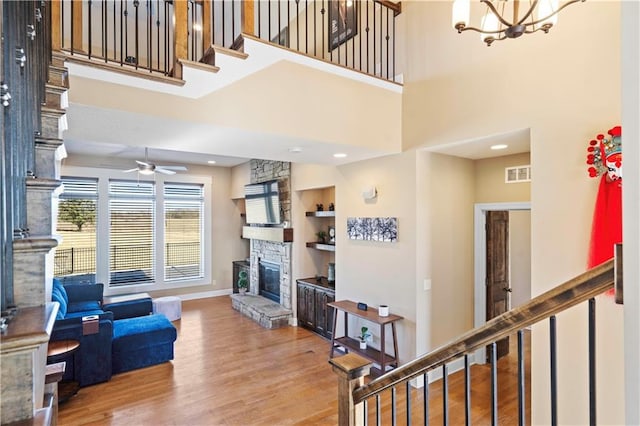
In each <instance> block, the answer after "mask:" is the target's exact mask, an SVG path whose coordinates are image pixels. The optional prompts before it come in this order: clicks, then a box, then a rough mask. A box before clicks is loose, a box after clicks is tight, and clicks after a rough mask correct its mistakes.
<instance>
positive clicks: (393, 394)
mask: <svg viewBox="0 0 640 426" xmlns="http://www.w3.org/2000/svg"><path fill="white" fill-rule="evenodd" d="M391 425H392V426H395V425H396V387H395V386H394V387H392V388H391Z"/></svg>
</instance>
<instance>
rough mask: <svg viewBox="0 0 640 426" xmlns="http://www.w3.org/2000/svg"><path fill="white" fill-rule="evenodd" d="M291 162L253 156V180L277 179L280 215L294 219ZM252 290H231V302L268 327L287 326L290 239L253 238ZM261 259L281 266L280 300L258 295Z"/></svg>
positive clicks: (250, 280)
mask: <svg viewBox="0 0 640 426" xmlns="http://www.w3.org/2000/svg"><path fill="white" fill-rule="evenodd" d="M290 174H291V164H290V163H285V162H280V161H268V160H251V183H259V182H264V181H267V180H272V179H278V181H279V185H278V186H279V191H280V205H281V219H282V221H283V222H288V223H291V196H290V194H291V192H290V179H289V177H290ZM249 251H250V253H249V263H250V266H249V290H248V293H247V294H246V295H244V296H243V295H239V294H232V295H231V300H232V306H233V308H234V309H236V310H238V311H240V312H241V313H243V314H244V315H245V316H248V317H250V318H252V319H253V320H254V321H256V322H258V323H259V324H260V325H262V326H263V327H266V328H277V327H284V326H286V325H288V324H289V319H290V318H292V317H293V311H292V310H291V292H292V285H291V243H282V242H277V241H266V240H258V239H251V243H250V250H249ZM260 260H264V261H267V262H271V263H275V264H277V265H279V266H280V304H278V303H276V302H274V301H272V300H269V299H267V298H265V297H262V296H260V295H259V269H260V268H259V264H260Z"/></svg>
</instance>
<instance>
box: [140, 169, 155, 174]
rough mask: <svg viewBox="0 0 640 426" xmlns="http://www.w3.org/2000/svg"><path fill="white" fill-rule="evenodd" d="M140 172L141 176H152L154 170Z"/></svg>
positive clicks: (141, 170)
mask: <svg viewBox="0 0 640 426" xmlns="http://www.w3.org/2000/svg"><path fill="white" fill-rule="evenodd" d="M138 172H140V174H141V175H152V174H153V169H139V170H138Z"/></svg>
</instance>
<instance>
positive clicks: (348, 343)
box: [334, 337, 396, 364]
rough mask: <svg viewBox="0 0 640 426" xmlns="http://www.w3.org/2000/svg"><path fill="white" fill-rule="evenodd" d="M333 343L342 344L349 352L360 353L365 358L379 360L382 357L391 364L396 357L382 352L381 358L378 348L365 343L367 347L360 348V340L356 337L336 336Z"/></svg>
mask: <svg viewBox="0 0 640 426" xmlns="http://www.w3.org/2000/svg"><path fill="white" fill-rule="evenodd" d="M334 344H335V345H339V346H344V347H346V348H347V349H349V350H350V351H351V352H355V353H357V354H359V355H362V356H363V357H365V358H368V359H370V360H372V361H374V362H380V361H381V360H383V359H384V363H385V364H391V363H395V362H396V357H395V356H392V355H389V354H384V358H382V354H381V353H380V351H379V350H377V349H375V348H372V347H371V346H369V345H367V349H360V341H359V340H357V339H353V338H351V337H338V338H336V339H335V340H334Z"/></svg>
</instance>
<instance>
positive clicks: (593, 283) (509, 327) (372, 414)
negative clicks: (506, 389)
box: [329, 245, 622, 425]
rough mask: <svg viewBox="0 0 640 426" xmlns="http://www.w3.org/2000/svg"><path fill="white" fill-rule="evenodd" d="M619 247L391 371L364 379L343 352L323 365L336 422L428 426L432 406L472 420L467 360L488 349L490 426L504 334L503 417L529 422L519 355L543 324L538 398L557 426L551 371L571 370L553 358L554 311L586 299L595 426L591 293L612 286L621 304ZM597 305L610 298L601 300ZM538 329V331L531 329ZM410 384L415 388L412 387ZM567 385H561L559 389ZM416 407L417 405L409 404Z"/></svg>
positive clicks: (357, 363) (362, 367)
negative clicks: (456, 369)
mask: <svg viewBox="0 0 640 426" xmlns="http://www.w3.org/2000/svg"><path fill="white" fill-rule="evenodd" d="M621 253H622V247H621V245H619V246H617V247H616V258H615V259H614V260H609V261H608V262H605V263H603V264H601V265H600V266H598V267H596V268H593V269H591V270H588V271H586V272H584V273H583V274H581V275H579V276H577V277H575V278H574V279H572V280H569V281H567V282H565V283H563V284H561V285H559V286H558V287H556V288H554V289H552V290H550V291H548V292H546V293H544V294H541V295H540V296H538V297H536V298H534V299H532V300H531V301H529V302H528V303H526V304H525V305H523V306H521V307H519V308H517V309H514V310H511V311H508V312H506V313H504V314H502V315H500V316H498V317H496V318H494V319H492V320H490V321H488V322H487V323H486V324H485V325H484V326H482V327H480V328H477V329H474V330H471V331H470V332H468V333H466V334H464V335H462V336H460V337H459V338H458V339H456V340H455V341H453V342H451V343H449V344H447V345H445V346H443V347H441V348H438V349H436V350H434V351H432V352H431V353H428V354H426V355H423V356H421V357H419V358H417V359H415V360H413V361H410V362H408V363H406V364H405V365H402V366H400V367H399V368H397V369H394V370H391V371H389V372H387V373H386V374H384V375H382V376H380V377H379V378H377V379H375V380H372V381H370V382H369V383H367V384H365V382H364V378H365V377H366V376H367V375H368V374H369V370H370V366H371V364H370V362H369V361H367V360H365V359H363V358H361V357H359V356H358V355H356V354H351V353H349V354H347V355H344V356H342V357H339V358H333V359H331V360H329V362H330V363H331V364H332V365H333V371H334V372H335V373H336V374H337V376H338V393H339V394H338V413H339V424H340V425H362V424H368V423H369V422H373V421H374V420H375V421H376V422H377V424H380V419H381V418H382V417H384V418H388V417H390V418H391V424H396V420H397V414H398V413H399V412H400V413H402V414H403V415H404V416H405V418H406V420H405V421H406V424H407V425H409V424H412V423H413V422H416V423H421V424H428V423H429V420H430V418H431V417H432V416H433V411H434V408H435V410H436V413H437V415H438V416H439V417H441V418H442V419H443V424H449V416H450V410H454V407H455V410H457V412H456V415H457V417H456V418H458V419H460V417H461V415H460V414H461V413H460V410H462V411H463V412H464V416H463V417H464V422H465V424H467V425H468V424H471V421H472V410H471V406H472V399H471V396H472V389H473V388H475V385H474V383H476V382H474V381H473V380H472V377H471V374H470V371H471V370H470V358H471V357H472V356H473V354H474V353H475V352H476V351H477V350H479V349H483V348H485V347H487V348H488V353H489V360H490V361H489V362H490V368H491V391H490V402H489V404H488V406H486V407H484V410H488V411H490V413H491V424H493V425H497V424H499V422H498V419H499V418H500V412H499V408H498V407H499V401H500V398H510V397H512V396H511V395H509V396H503V395H499V394H498V383H499V377H498V374H497V362H498V360H497V355H496V354H497V350H496V348H497V346H496V345H497V342H498V341H500V340H501V339H503V338H505V337H508V336H510V335H512V336H513V335H515V336H517V341H518V346H517V348H518V349H517V352H518V355H517V356H518V362H517V366H518V368H517V371H514V372H513V374H516V375H517V381H518V391H517V401H518V402H517V405H518V413H517V419H516V418H511V420H510V422H513V423H514V424H515V423H516V422H517V423H518V424H520V425H524V424H527V423H529V422H530V421H531V419H530V418H528V416H527V415H526V413H527V408H530V407H527V402H528V401H530V400H531V399H530V398H531V395H529V394H527V393H526V391H525V389H526V388H527V383H525V353H524V332H525V329H527V328H529V327H531V326H534V325H536V326H537V327H540V326H541V323H543V322H548V327H549V328H548V330H549V333H548V336H549V358H550V364H549V369H548V370H547V371H546V373H547V374H548V377H549V378H550V379H549V389H548V393H545V397H548V398H550V401H551V403H550V413H549V418H550V424H552V425H557V424H558V419H559V416H558V410H559V404H558V395H559V392H560V389H559V387H558V371H559V369H561V368H571V367H572V366H570V365H560V364H559V362H558V361H559V360H558V358H557V355H556V348H557V344H558V335H557V325H556V323H557V316H558V315H560V314H562V313H564V312H565V311H567V310H569V309H570V308H572V307H575V306H578V305H580V304H584V303H587V304H588V310H587V311H588V317H587V323H588V341H589V344H588V348H589V349H588V350H589V352H588V359H589V361H588V370H587V371H586V376H587V380H586V382H587V383H588V393H589V401H588V407H587V409H588V419H589V424H590V425H595V424H597V412H596V411H597V410H596V408H597V395H598V391H600V392H601V393H602V389H599V388H598V387H597V386H596V299H595V298H596V296H599V295H602V294H603V293H605V292H610V290H611V289H612V288H614V284H615V290H616V296H615V299H616V302H617V303H619V304H621V303H622V297H621V296H622V282H621V277H620V276H619V274H617V273H616V271H622V258H621ZM604 302H605V303H610V302H611V301H610V300H607V299H605V300H604ZM537 330H539V329H537ZM458 360H462V361H463V363H464V393H463V395H459V394H456V395H451V396H450V395H449V392H448V386H449V385H448V380H449V370H448V368H449V366H450V365H453V364H454V363H455V362H457V361H458ZM439 372H441V377H442V378H441V380H440V385H441V386H442V388H441V395H442V406H441V407H439V408H440V409H439V410H438V407H430V405H429V401H430V400H429V392H431V388H432V387H433V386H434V385H431V384H430V382H431V381H432V380H430V378H432V376H434V373H439ZM416 384H418V385H419V387H421V389H418V388H414V386H415V385H416ZM399 389H404V391H405V395H404V398H403V399H404V401H403V402H404V406H403V407H398V406H397V399H398V398H397V392H398V390H399ZM566 391H567V390H566V389H565V392H566ZM389 392H390V394H391V402H390V403H389V404H387V407H385V409H382V408H381V398H382V397H385V398H387V397H388V394H389ZM412 404H416V405H417V406H413V405H412Z"/></svg>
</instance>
